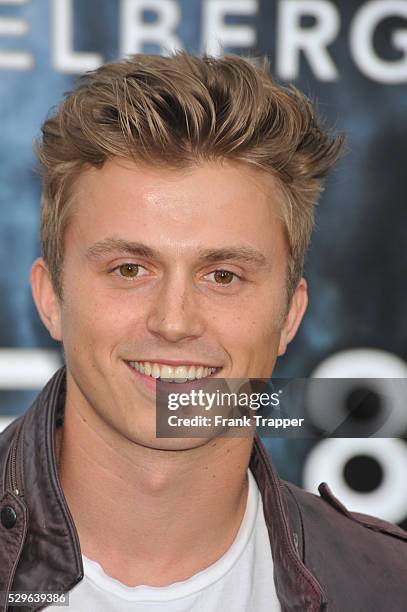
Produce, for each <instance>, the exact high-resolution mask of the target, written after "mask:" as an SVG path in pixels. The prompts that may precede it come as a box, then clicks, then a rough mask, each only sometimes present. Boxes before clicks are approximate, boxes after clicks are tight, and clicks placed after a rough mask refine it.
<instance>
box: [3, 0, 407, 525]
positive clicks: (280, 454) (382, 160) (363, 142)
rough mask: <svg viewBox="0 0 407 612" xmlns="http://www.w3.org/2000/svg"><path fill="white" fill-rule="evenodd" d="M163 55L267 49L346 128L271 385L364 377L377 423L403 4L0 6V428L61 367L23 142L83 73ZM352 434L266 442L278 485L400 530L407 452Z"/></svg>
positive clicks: (399, 190) (378, 0)
mask: <svg viewBox="0 0 407 612" xmlns="http://www.w3.org/2000/svg"><path fill="white" fill-rule="evenodd" d="M174 48H178V49H179V48H184V49H187V50H188V51H190V52H193V53H198V54H199V53H201V52H202V51H204V50H206V51H207V52H208V53H210V54H213V55H217V54H219V53H222V52H223V50H224V51H232V52H238V53H242V54H250V55H264V54H265V55H267V56H268V57H269V58H270V60H271V69H272V72H273V74H274V76H275V77H277V78H278V79H280V80H281V81H282V82H292V83H294V84H295V85H296V86H297V87H299V88H300V89H302V90H303V91H304V92H305V93H307V94H308V95H309V96H310V97H311V98H312V99H314V100H315V101H317V102H318V108H319V112H320V114H321V115H322V116H323V117H325V119H326V121H327V123H328V124H330V125H333V126H335V127H336V128H337V129H339V130H344V131H346V132H347V134H348V142H347V152H346V155H345V157H344V158H343V160H342V161H341V163H340V164H339V166H338V168H337V170H336V172H334V173H333V175H332V176H331V177H330V178H329V180H328V183H327V188H326V192H325V194H324V195H323V197H322V200H321V204H320V206H319V208H318V215H317V227H316V230H315V233H314V238H313V245H312V248H311V250H310V252H309V254H308V258H307V264H306V277H307V279H308V283H309V290H310V305H309V309H308V313H307V315H306V317H305V320H304V323H303V325H302V328H301V330H300V332H299V334H298V337H297V338H296V340H295V341H294V342H293V343H292V344H291V346H290V347H289V350H288V353H287V355H286V356H285V357H284V358H283V359H282V360H281V362H280V363H279V365H278V368H277V372H276V374H277V375H279V376H286V377H297V376H298V377H309V376H321V377H327V378H335V377H341V378H352V377H358V376H359V377H363V378H365V379H369V378H370V379H371V380H372V384H371V386H372V389H371V391H372V393H373V394H376V400H377V401H374V402H373V404H374V405H373V404H372V405H371V410H372V411H373V412H374V411H376V412H375V414H376V413H377V410H380V409H381V408H383V404H385V403H386V402H383V401H382V402H381V403H380V401H379V400H380V396H381V395H382V399H383V397H384V396H386V398H387V399H386V401H389V402H390V403H391V397H390V396H391V394H390V396H389V394H388V393H387V395H386V393H385V392H384V391H383V394H381V392H380V390H381V385H382V384H384V383H381V382H380V380H379V379H386V378H387V379H394V378H403V377H406V371H407V366H406V362H405V359H406V349H407V325H406V323H405V318H406V312H407V308H406V303H407V296H406V293H407V287H406V285H407V282H406V277H407V274H406V271H407V249H406V242H407V240H406V239H407V206H406V200H405V190H406V187H407V183H406V159H407V1H406V0H370V1H355V0H346V1H345V0H344V1H337V2H334V1H332V0H280V1H278V0H179V1H177V0H31V1H30V0H0V109H1V114H0V117H1V141H0V156H1V162H0V174H1V180H0V262H1V265H0V415H1V427H3V426H4V425H5V424H6V423H7V422H8V421H9V420H10V419H11V418H14V417H15V416H16V415H18V414H21V413H22V412H23V411H24V410H25V409H26V408H27V407H28V406H29V404H30V403H31V401H32V400H33V398H34V397H35V395H36V393H37V392H38V389H39V388H41V386H42V385H43V383H44V382H45V381H46V380H47V379H48V378H49V377H50V375H51V374H52V373H53V372H54V371H55V370H56V369H57V368H58V367H59V365H60V363H61V362H62V361H61V359H62V358H61V356H60V351H59V347H58V346H56V345H55V344H54V343H53V342H52V341H51V340H50V338H49V337H48V335H47V333H46V331H45V330H44V329H43V328H42V326H41V323H40V321H39V319H38V317H37V315H36V312H35V310H34V306H33V303H32V299H31V294H30V288H29V283H28V275H29V270H30V266H31V263H32V261H33V260H34V258H35V257H36V256H37V255H38V253H39V244H38V212H39V197H40V184H39V179H38V177H37V176H36V174H35V173H34V171H33V167H34V165H35V161H34V157H33V152H32V143H33V140H34V139H35V137H36V136H37V135H38V133H39V128H40V125H41V123H42V121H43V120H44V118H45V116H46V114H47V112H48V110H49V109H50V107H52V106H53V105H55V104H56V103H57V102H58V101H59V100H60V98H61V96H62V94H63V92H65V91H66V90H69V89H71V88H72V86H73V84H74V82H75V80H76V78H77V77H78V75H80V74H81V73H83V72H85V71H87V70H92V69H94V68H96V67H97V66H99V65H100V64H102V63H103V62H105V61H110V60H113V59H116V58H118V57H122V56H125V55H127V54H131V53H135V52H153V53H156V52H157V53H162V52H166V50H171V49H174ZM351 387H352V384H351V381H349V393H346V392H344V391H343V392H342V393H341V394H340V395H339V396H336V397H329V396H327V397H324V398H322V399H321V398H320V401H319V402H316V403H314V404H313V405H312V406H311V407H310V408H309V418H310V419H311V420H313V421H314V423H315V425H316V426H318V424H319V421H320V419H321V415H322V414H323V413H324V411H326V410H328V409H329V410H337V411H338V410H339V411H342V412H344V413H346V411H347V410H350V408H349V404H350V403H351V402H350V398H352V397H353V398H354V393H353V391H354V390H352V388H351ZM365 387H367V391H369V382H368V381H366V380H365ZM341 388H342V390H343V389H344V387H343V386H342V387H341ZM365 391H366V389H365ZM369 410H370V409H369V407H368V409H367V410H364V411H362V412H363V419H364V421H363V422H364V423H365V424H366V431H368V430H369V418H370V412H369ZM405 413H407V406H406V409H405V410H404V409H401V410H400V409H399V413H398V421H399V425H400V424H401V427H402V426H403V425H404V427H405V430H407V424H406V418H407V417H406V416H405ZM376 416H377V415H376ZM358 418H360V414H359V417H358ZM360 431H361V436H360V438H352V439H345V438H341V439H326V440H323V441H319V442H315V440H313V441H310V440H308V441H307V440H299V439H296V440H284V439H277V438H275V439H267V440H266V441H265V442H266V444H267V448H268V450H269V451H270V452H271V454H272V456H273V458H274V461H275V463H276V464H277V465H278V468H279V470H280V472H281V474H282V475H283V476H284V477H285V478H287V479H290V480H292V481H294V482H297V483H299V484H301V485H303V486H305V487H308V488H310V489H311V490H314V489H315V486H316V483H317V482H320V481H322V480H326V481H328V482H330V483H331V484H332V485H333V489H334V491H335V492H336V493H337V494H338V495H339V496H340V497H341V498H342V499H343V500H344V501H345V503H347V504H348V506H349V507H350V508H351V509H360V510H362V511H365V512H370V513H373V514H378V515H380V516H382V517H384V518H387V519H389V520H391V521H394V522H398V523H400V524H403V525H406V519H407V478H406V474H407V444H406V442H405V441H404V440H403V439H400V438H394V437H393V438H392V437H387V438H369V437H368V436H364V435H363V427H362V429H361V430H360Z"/></svg>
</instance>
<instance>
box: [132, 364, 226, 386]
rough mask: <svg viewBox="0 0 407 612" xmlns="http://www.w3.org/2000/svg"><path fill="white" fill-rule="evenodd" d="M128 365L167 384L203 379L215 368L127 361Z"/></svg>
mask: <svg viewBox="0 0 407 612" xmlns="http://www.w3.org/2000/svg"><path fill="white" fill-rule="evenodd" d="M129 364H130V365H131V367H132V368H134V369H135V370H137V372H140V373H141V374H146V375H147V376H152V377H153V378H163V379H165V380H167V381H169V382H187V380H195V379H196V378H205V377H206V376H209V375H210V374H213V372H215V370H216V368H208V367H206V366H194V365H179V366H170V365H167V364H162V363H161V364H160V363H153V362H150V361H129Z"/></svg>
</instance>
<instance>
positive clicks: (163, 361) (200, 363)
mask: <svg viewBox="0 0 407 612" xmlns="http://www.w3.org/2000/svg"><path fill="white" fill-rule="evenodd" d="M127 361H137V362H138V363H144V362H145V361H147V362H148V363H157V364H162V365H170V366H181V365H188V366H203V367H204V368H219V367H220V366H216V365H213V364H206V363H205V362H203V361H190V360H188V359H185V361H183V360H181V359H127Z"/></svg>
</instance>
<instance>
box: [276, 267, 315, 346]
mask: <svg viewBox="0 0 407 612" xmlns="http://www.w3.org/2000/svg"><path fill="white" fill-rule="evenodd" d="M307 305H308V291H307V281H306V280H305V278H301V280H300V282H299V283H298V285H297V288H296V290H295V292H294V295H293V297H292V299H291V304H290V309H289V311H288V314H287V316H286V319H285V323H284V326H283V329H282V330H281V334H280V343H279V346H278V355H284V353H285V351H286V349H287V345H288V344H289V343H290V342H291V340H292V339H293V338H294V336H295V334H296V333H297V330H298V328H299V326H300V323H301V321H302V318H303V316H304V313H305V310H306V308H307Z"/></svg>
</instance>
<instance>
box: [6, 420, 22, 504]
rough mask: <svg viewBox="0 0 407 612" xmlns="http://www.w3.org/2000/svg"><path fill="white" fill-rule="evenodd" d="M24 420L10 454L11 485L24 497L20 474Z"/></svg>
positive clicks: (9, 471) (9, 473) (16, 492)
mask: <svg viewBox="0 0 407 612" xmlns="http://www.w3.org/2000/svg"><path fill="white" fill-rule="evenodd" d="M24 420H25V419H23V420H22V422H21V425H20V426H19V428H18V430H17V432H16V435H15V436H14V440H13V444H12V447H11V450H10V455H9V470H8V475H9V485H10V488H11V490H12V491H13V493H15V494H16V495H18V496H20V497H23V496H24V490H23V483H22V479H21V474H20V468H21V461H22V448H21V447H22V445H21V444H20V439H21V434H22V431H23V425H24Z"/></svg>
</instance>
